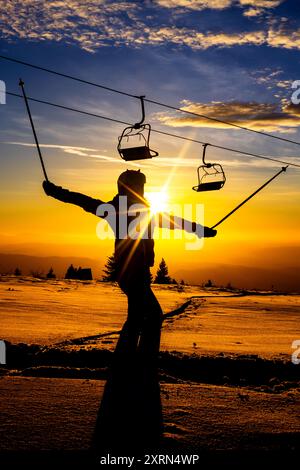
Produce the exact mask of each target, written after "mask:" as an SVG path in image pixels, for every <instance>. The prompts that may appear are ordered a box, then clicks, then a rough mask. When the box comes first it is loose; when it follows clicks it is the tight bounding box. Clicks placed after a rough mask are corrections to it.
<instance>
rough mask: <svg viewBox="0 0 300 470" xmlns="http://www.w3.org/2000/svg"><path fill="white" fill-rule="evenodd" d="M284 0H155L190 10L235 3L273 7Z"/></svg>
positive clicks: (218, 7) (163, 5)
mask: <svg viewBox="0 0 300 470" xmlns="http://www.w3.org/2000/svg"><path fill="white" fill-rule="evenodd" d="M283 1H284V0H156V1H155V3H157V4H158V5H160V6H162V7H165V8H187V9H191V10H204V9H211V10H223V9H225V8H230V7H232V6H235V5H240V6H243V7H244V6H245V7H249V6H251V7H254V8H275V7H277V6H279V5H280V4H281V3H282V2H283Z"/></svg>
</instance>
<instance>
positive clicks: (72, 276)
mask: <svg viewBox="0 0 300 470" xmlns="http://www.w3.org/2000/svg"><path fill="white" fill-rule="evenodd" d="M76 273H77V270H76V269H75V268H74V266H73V264H71V265H70V266H69V267H68V269H67V272H66V274H65V279H77V274H76Z"/></svg>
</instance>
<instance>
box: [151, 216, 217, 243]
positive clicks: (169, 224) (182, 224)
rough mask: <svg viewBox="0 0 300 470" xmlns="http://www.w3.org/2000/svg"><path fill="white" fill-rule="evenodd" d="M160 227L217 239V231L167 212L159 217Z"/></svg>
mask: <svg viewBox="0 0 300 470" xmlns="http://www.w3.org/2000/svg"><path fill="white" fill-rule="evenodd" d="M158 227H159V228H168V229H169V230H175V229H179V230H185V231H186V232H188V233H195V234H196V235H198V236H199V234H200V236H201V237H205V238H210V237H215V236H216V235H217V230H214V229H211V228H209V227H205V226H203V225H201V224H197V223H196V222H190V221H189V220H185V219H182V218H181V217H177V216H176V215H173V214H167V213H165V212H163V213H160V214H159V215H158Z"/></svg>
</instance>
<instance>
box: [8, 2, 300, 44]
mask: <svg viewBox="0 0 300 470" xmlns="http://www.w3.org/2000/svg"><path fill="white" fill-rule="evenodd" d="M280 3H281V0H257V1H254V0H239V1H237V0H209V1H208V0H156V2H154V3H153V2H152V3H151V9H149V10H147V8H148V7H149V3H146V6H145V5H144V4H143V2H138V1H131V2H128V1H107V0H102V1H99V0H87V1H85V2H83V1H80V0H68V2H63V1H59V0H48V1H47V2H45V1H44V0H22V1H20V0H0V23H1V36H2V38H3V39H6V40H7V41H10V42H12V41H15V40H16V39H21V40H27V41H34V42H42V41H55V42H59V43H61V42H63V43H64V44H71V45H75V46H78V47H80V48H81V49H83V50H86V51H88V52H95V51H96V50H97V49H98V48H101V47H105V46H109V45H114V46H115V47H120V46H124V45H125V46H128V47H134V48H139V47H141V46H143V45H153V46H156V45H158V46H159V45H163V46H165V45H176V46H178V47H182V46H184V47H189V48H190V49H192V50H205V49H208V48H211V47H233V46H239V45H252V46H261V45H269V46H271V47H280V48H287V49H293V48H294V49H299V48H300V34H299V33H300V29H299V30H296V31H289V30H288V29H284V28H283V27H282V26H279V28H276V27H275V26H274V25H273V26H272V25H271V26H270V25H269V26H267V28H269V29H261V30H258V31H241V32H226V33H225V32H223V31H222V30H221V31H220V32H217V33H212V32H209V31H208V32H205V31H200V30H198V29H195V28H187V27H184V26H182V25H180V27H179V26H177V25H176V20H174V18H173V16H172V15H169V16H168V17H167V18H165V19H164V20H163V22H162V19H161V18H162V15H161V8H162V7H167V8H175V9H176V8H177V7H181V8H183V9H185V10H187V11H188V10H189V11H194V10H197V9H198V10H199V9H200V10H202V9H204V8H210V9H215V10H223V9H225V8H228V7H230V6H234V5H238V6H240V7H242V8H248V7H249V8H250V9H248V10H247V11H246V12H245V14H246V15H248V16H253V15H256V13H257V14H258V10H260V9H267V8H268V9H270V8H274V7H276V6H278V5H279V4H280ZM257 9H258V10H257ZM148 11H149V13H150V12H151V15H149V16H148V15H147V12H148ZM150 18H152V19H150Z"/></svg>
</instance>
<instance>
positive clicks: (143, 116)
mask: <svg viewBox="0 0 300 470" xmlns="http://www.w3.org/2000/svg"><path fill="white" fill-rule="evenodd" d="M138 98H139V99H140V100H141V106H142V119H141V120H140V122H137V123H136V124H134V126H133V127H134V129H139V128H140V127H141V126H142V124H143V122H144V121H145V103H144V98H146V96H145V95H143V96H138Z"/></svg>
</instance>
